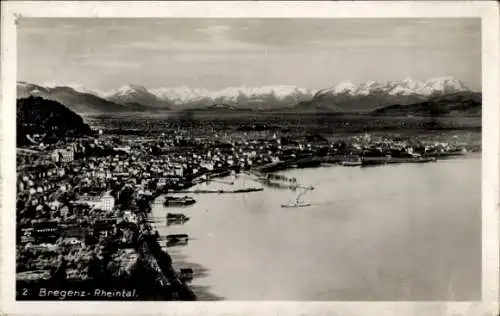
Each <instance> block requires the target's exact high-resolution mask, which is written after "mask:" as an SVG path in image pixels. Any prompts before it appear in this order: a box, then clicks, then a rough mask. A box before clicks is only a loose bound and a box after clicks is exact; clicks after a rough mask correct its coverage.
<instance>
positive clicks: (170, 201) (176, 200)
mask: <svg viewBox="0 0 500 316" xmlns="http://www.w3.org/2000/svg"><path fill="white" fill-rule="evenodd" d="M194 203H196V200H195V199H193V198H192V197H189V196H181V197H177V196H167V197H166V198H165V201H164V202H163V205H164V206H188V205H192V204H194Z"/></svg>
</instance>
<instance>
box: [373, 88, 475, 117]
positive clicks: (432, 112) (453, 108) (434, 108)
mask: <svg viewBox="0 0 500 316" xmlns="http://www.w3.org/2000/svg"><path fill="white" fill-rule="evenodd" d="M481 108H482V98H481V93H479V92H459V93H454V94H449V95H445V96H437V97H432V98H430V99H428V100H427V101H424V102H418V103H413V104H394V105H389V106H385V107H380V108H378V109H375V110H374V111H372V112H370V114H372V115H375V116H426V117H435V116H447V117H450V116H481V113H482V110H481Z"/></svg>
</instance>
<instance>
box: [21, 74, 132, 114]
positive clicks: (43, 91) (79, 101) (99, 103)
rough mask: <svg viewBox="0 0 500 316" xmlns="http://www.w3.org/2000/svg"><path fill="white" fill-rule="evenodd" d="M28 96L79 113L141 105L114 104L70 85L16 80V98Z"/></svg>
mask: <svg viewBox="0 0 500 316" xmlns="http://www.w3.org/2000/svg"><path fill="white" fill-rule="evenodd" d="M30 96H37V97H42V98H44V99H46V100H53V101H57V102H59V103H62V104H64V105H66V106H67V107H68V108H69V109H71V110H72V111H74V112H76V113H78V114H80V115H86V114H99V113H114V112H128V111H137V110H140V109H142V106H140V105H137V104H131V105H122V104H116V103H114V102H111V101H108V100H105V99H103V98H101V97H98V96H96V95H94V94H91V93H85V92H80V91H76V90H75V89H73V88H71V87H64V86H61V87H54V88H47V87H42V86H39V85H35V84H31V83H26V82H18V83H17V98H18V99H20V98H26V97H30Z"/></svg>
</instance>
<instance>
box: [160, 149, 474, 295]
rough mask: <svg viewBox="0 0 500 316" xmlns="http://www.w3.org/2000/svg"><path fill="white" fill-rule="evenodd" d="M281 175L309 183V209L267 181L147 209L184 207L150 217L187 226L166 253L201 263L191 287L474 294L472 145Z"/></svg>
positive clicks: (227, 291) (239, 291)
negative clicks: (449, 155)
mask: <svg viewBox="0 0 500 316" xmlns="http://www.w3.org/2000/svg"><path fill="white" fill-rule="evenodd" d="M283 174H285V175H288V176H293V177H296V178H297V179H298V181H299V182H300V183H302V184H304V185H313V186H314V187H315V189H314V190H313V191H310V192H309V193H307V194H306V195H305V196H304V200H305V201H308V202H310V203H311V204H312V205H311V206H310V207H306V208H281V204H283V203H286V202H288V201H289V200H291V199H292V198H294V197H295V196H296V194H297V193H294V192H293V191H291V190H283V189H271V188H265V189H264V191H261V192H252V193H246V194H193V195H192V196H193V197H194V198H195V199H196V200H197V201H198V202H197V203H196V204H195V205H193V206H191V207H188V208H168V209H165V208H163V207H161V206H159V205H157V206H155V207H154V208H153V216H155V217H162V218H164V216H165V214H166V212H175V213H178V212H183V213H184V214H186V215H187V216H189V217H191V219H190V221H188V222H187V223H185V224H184V225H180V226H169V227H167V226H166V224H165V223H164V222H163V223H159V224H157V225H158V227H159V231H160V234H168V233H187V234H189V236H190V238H191V239H190V241H189V244H188V245H187V246H185V247H174V248H169V251H170V250H171V251H173V253H178V254H182V255H183V256H185V257H187V258H188V260H189V261H190V262H195V263H198V264H201V265H202V266H203V267H205V268H206V269H208V273H207V276H205V277H202V278H197V279H195V280H194V281H193V285H197V286H207V287H208V288H209V290H210V292H212V293H213V294H215V295H218V296H221V297H224V298H225V299H228V300H314V301H322V300H360V301H365V300H387V301H389V300H478V299H480V294H481V292H480V291H481V188H480V185H481V184H480V183H481V159H480V156H479V155H475V156H467V157H463V158H459V159H454V160H444V161H439V162H436V163H426V164H401V165H389V166H379V167H368V168H359V167H322V168H311V169H293V170H289V171H286V172H283ZM237 182H238V183H237V184H236V185H239V186H249V185H255V183H254V182H253V183H252V181H251V180H249V179H245V178H239V179H238V180H237ZM201 186H202V187H203V188H207V187H210V188H214V189H220V188H227V187H228V185H227V184H222V183H215V182H212V183H210V184H208V185H207V184H205V185H201ZM174 258H175V255H174Z"/></svg>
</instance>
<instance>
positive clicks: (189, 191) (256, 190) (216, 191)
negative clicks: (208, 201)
mask: <svg viewBox="0 0 500 316" xmlns="http://www.w3.org/2000/svg"><path fill="white" fill-rule="evenodd" d="M262 190H264V189H263V188H246V189H236V190H180V191H176V193H207V194H208V193H212V194H213V193H218V194H221V193H249V192H258V191H262Z"/></svg>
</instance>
